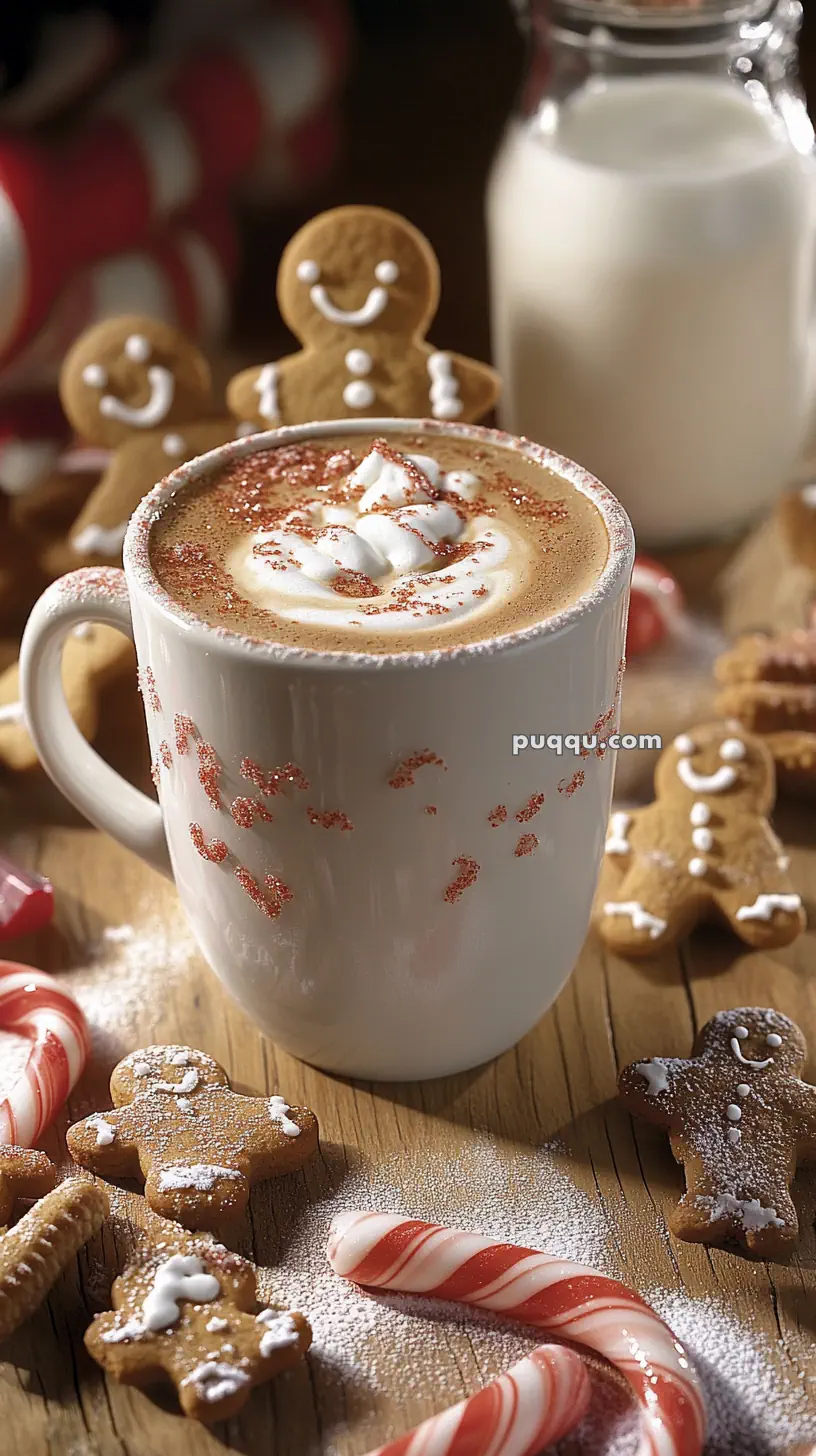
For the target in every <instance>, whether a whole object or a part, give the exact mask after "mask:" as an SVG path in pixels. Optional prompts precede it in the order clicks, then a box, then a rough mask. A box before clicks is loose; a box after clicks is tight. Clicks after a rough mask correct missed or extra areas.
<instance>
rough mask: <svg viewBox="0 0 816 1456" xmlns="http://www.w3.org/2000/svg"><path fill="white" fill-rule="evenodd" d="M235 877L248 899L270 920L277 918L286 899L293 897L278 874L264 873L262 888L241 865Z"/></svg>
mask: <svg viewBox="0 0 816 1456" xmlns="http://www.w3.org/2000/svg"><path fill="white" fill-rule="evenodd" d="M235 878H236V880H237V881H238V883H239V885H240V886H241V888H242V889H244V890H246V893H247V894H248V895H249V898H250V900H254V901H255V904H256V905H257V906H258V909H259V910H263V912H264V915H268V916H269V919H270V920H277V918H278V916H279V915H280V913H281V911H282V909H283V907H284V905H285V904H286V903H287V901H288V900H292V899H294V896H293V894H292V891H291V890H290V889H289V886H288V885H285V884H284V882H283V880H282V879H280V877H279V876H278V875H264V888H263V889H261V886H260V885H259V884H258V882H257V881H256V880H254V879H253V878H252V875H251V874H250V873H249V870H245V869H244V867H243V865H239V866H238V868H237V870H236V871H235Z"/></svg>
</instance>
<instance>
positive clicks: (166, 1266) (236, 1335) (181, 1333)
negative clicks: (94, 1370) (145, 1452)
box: [85, 1237, 312, 1422]
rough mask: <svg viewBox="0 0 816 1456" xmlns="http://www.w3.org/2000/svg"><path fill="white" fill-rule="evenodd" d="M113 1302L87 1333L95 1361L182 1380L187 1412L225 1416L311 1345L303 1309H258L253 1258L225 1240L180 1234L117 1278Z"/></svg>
mask: <svg viewBox="0 0 816 1456" xmlns="http://www.w3.org/2000/svg"><path fill="white" fill-rule="evenodd" d="M112 1302H113V1310H112V1311H108V1312H106V1313H104V1314H99V1315H97V1316H96V1318H95V1319H94V1321H93V1323H92V1324H91V1325H90V1327H89V1328H88V1330H87V1331H86V1334H85V1344H86V1347H87V1349H88V1351H89V1353H90V1354H91V1355H92V1356H93V1358H94V1360H96V1361H97V1362H98V1364H100V1365H101V1366H102V1367H103V1369H104V1370H106V1371H107V1372H108V1374H109V1375H112V1376H113V1377H114V1379H116V1380H120V1381H122V1382H123V1384H126V1385H139V1386H144V1385H154V1384H155V1383H156V1382H157V1381H159V1380H169V1381H171V1382H172V1383H173V1385H175V1387H176V1390H177V1392H178V1398H179V1402H180V1404H181V1408H182V1410H183V1411H184V1414H185V1415H188V1416H194V1417H195V1418H196V1419H197V1420H200V1421H204V1422H210V1421H222V1420H226V1419H227V1418H228V1417H229V1416H232V1415H235V1413H236V1411H238V1410H240V1408H241V1406H242V1405H244V1403H245V1401H246V1399H247V1397H248V1395H249V1392H250V1391H251V1389H252V1387H253V1386H254V1385H259V1384H261V1382H262V1381H264V1380H270V1379H271V1378H272V1376H273V1375H277V1374H278V1372H279V1371H281V1370H286V1369H288V1368H289V1367H290V1366H292V1365H295V1364H296V1363H297V1361H298V1360H300V1359H301V1358H302V1356H303V1355H304V1354H305V1353H306V1351H307V1350H308V1348H309V1345H310V1344H311V1340H312V1333H311V1330H310V1328H309V1325H308V1323H307V1321H306V1320H305V1319H304V1318H303V1315H302V1314H295V1313H293V1312H290V1311H288V1310H279V1309H268V1308H267V1309H259V1308H258V1304H257V1300H256V1290H255V1273H254V1270H253V1269H252V1266H251V1265H250V1264H248V1263H247V1262H246V1261H245V1260H244V1259H241V1258H239V1257H238V1255H237V1254H231V1253H229V1252H228V1250H227V1249H225V1248H223V1246H222V1245H221V1244H216V1243H213V1242H211V1241H210V1240H208V1239H191V1238H186V1239H185V1238H184V1237H181V1238H179V1239H178V1240H177V1241H174V1242H173V1243H172V1244H171V1243H170V1242H169V1241H168V1242H165V1243H163V1244H162V1245H161V1246H160V1247H156V1248H155V1249H153V1250H150V1251H147V1252H146V1253H144V1254H143V1255H142V1256H140V1257H139V1258H138V1259H137V1260H136V1261H135V1262H134V1263H133V1264H131V1266H130V1267H129V1268H128V1269H126V1270H125V1272H124V1274H121V1275H120V1276H119V1278H118V1279H116V1280H115V1282H114V1285H113V1290H112Z"/></svg>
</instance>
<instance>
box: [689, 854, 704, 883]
mask: <svg viewBox="0 0 816 1456" xmlns="http://www.w3.org/2000/svg"><path fill="white" fill-rule="evenodd" d="M707 870H708V865H707V864H706V862H705V860H704V859H699V858H697V857H696V856H695V858H694V859H692V860H689V867H688V872H689V874H690V875H693V876H694V878H695V880H701V879H702V878H703V875H704V874H705V873H706V871H707Z"/></svg>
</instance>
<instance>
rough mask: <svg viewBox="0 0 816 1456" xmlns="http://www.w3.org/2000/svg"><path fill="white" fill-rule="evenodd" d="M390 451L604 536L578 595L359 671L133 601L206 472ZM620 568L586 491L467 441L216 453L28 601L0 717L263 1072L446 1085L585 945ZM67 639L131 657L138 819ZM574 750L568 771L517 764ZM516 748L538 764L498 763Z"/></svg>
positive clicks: (355, 424) (165, 604)
mask: <svg viewBox="0 0 816 1456" xmlns="http://www.w3.org/2000/svg"><path fill="white" fill-rule="evenodd" d="M418 430H421V432H422V434H423V436H426V437H427V436H428V435H429V434H430V435H432V436H448V437H451V436H453V437H456V438H458V439H459V440H461V441H462V444H463V447H465V446H467V447H468V448H470V447H471V446H472V448H473V450H474V451H476V450H478V449H479V447H480V446H482V445H483V444H485V443H488V442H493V443H498V444H499V445H501V446H502V448H503V449H507V450H509V451H511V452H514V453H515V454H517V455H523V456H526V457H527V459H528V460H533V461H535V462H537V463H539V464H541V465H542V466H544V467H547V468H549V469H551V470H552V471H554V472H555V473H556V474H557V475H559V476H561V477H562V478H563V479H564V480H566V481H567V482H569V483H570V484H571V486H573V487H575V488H576V489H577V490H578V491H579V492H580V493H581V494H583V495H585V496H587V497H589V499H590V500H591V501H592V502H593V504H594V506H595V507H596V508H597V511H598V512H599V514H600V517H601V519H602V521H603V523H604V526H605V529H606V532H607V534H608V537H609V551H608V555H607V557H606V562H605V565H604V566H603V567H602V569H601V571H600V574H599V575H598V576H597V578H596V579H595V581H594V583H593V585H592V586H591V588H590V589H589V590H588V591H586V592H584V594H583V595H582V596H580V597H579V598H578V599H577V600H576V601H575V602H573V603H572V605H570V606H567V607H566V608H564V609H563V610H560V611H558V612H557V613H556V614H555V615H553V616H550V617H548V618H547V619H545V620H543V621H541V622H538V623H536V624H535V625H533V626H527V627H524V628H523V629H521V630H518V631H515V632H511V633H509V634H507V635H505V636H502V637H494V638H492V639H489V640H486V641H477V642H473V641H471V642H467V643H465V644H463V645H459V646H453V647H448V648H445V649H436V650H433V649H432V650H426V651H421V650H418V651H410V652H402V653H392V654H379V655H374V654H371V655H367V654H365V653H361V652H337V651H325V652H323V651H318V650H314V649H313V648H309V649H307V648H303V647H299V646H281V645H280V644H275V643H274V642H270V641H258V640H255V639H254V638H250V637H247V636H242V635H240V634H239V633H236V632H233V631H228V630H224V629H222V628H218V627H215V626H212V625H208V624H207V623H205V622H204V621H202V620H201V619H199V618H197V617H196V616H195V615H194V613H193V612H191V611H190V610H188V609H186V608H183V607H181V606H180V605H179V604H178V603H177V602H175V601H173V600H172V599H171V598H170V596H168V594H167V592H166V591H165V590H164V588H163V587H162V586H161V585H160V583H159V581H158V580H157V578H156V575H155V573H154V571H153V568H152V566H151V560H150V549H149V548H150V543H151V534H152V532H153V531H154V530H155V526H156V521H157V519H158V517H159V516H160V514H161V508H162V506H163V505H164V504H166V503H167V501H169V500H170V499H171V498H174V499H178V498H179V493H181V494H182V495H183V493H184V492H186V491H187V490H188V489H189V488H191V487H196V486H197V485H198V486H199V487H200V483H201V482H202V480H206V479H208V478H211V477H212V476H214V475H216V474H220V473H221V472H222V471H223V470H224V468H225V467H226V466H228V465H229V464H230V462H234V461H236V460H240V459H242V458H243V457H245V456H247V455H249V454H251V453H254V452H256V451H258V450H261V449H274V448H279V447H281V446H288V445H292V444H296V443H301V442H304V441H315V442H318V441H320V440H321V439H325V438H326V437H329V436H336V435H342V436H346V437H348V443H349V445H350V446H352V447H353V445H354V437H355V436H359V435H361V434H363V433H365V434H369V435H370V434H371V433H372V431H373V432H375V433H377V434H382V435H385V436H387V437H388V438H389V440H390V442H391V443H392V445H393V444H396V447H397V448H399V443H400V437H401V436H405V437H408V436H409V435H410V434H412V433H413V434H416V432H417V431H418ZM633 556H634V543H633V538H632V532H631V527H630V525H629V522H628V520H627V518H626V516H625V514H624V512H623V510H622V508H621V507H620V505H619V504H618V502H617V501H616V500H615V499H614V497H613V496H611V495H610V493H609V492H608V491H607V490H605V489H604V487H602V486H601V485H600V484H599V483H598V481H596V480H595V479H594V478H592V477H591V476H589V475H587V473H586V472H585V471H583V470H582V469H580V468H579V467H578V466H576V465H574V464H572V463H571V462H569V461H566V460H563V459H561V458H560V457H558V456H555V455H553V454H552V453H551V452H549V451H547V450H545V449H543V448H542V447H540V446H537V445H533V444H530V443H529V442H527V441H521V440H517V439H513V438H512V437H510V436H505V435H500V434H498V433H497V432H494V431H490V430H485V429H482V428H480V427H478V426H473V425H457V424H455V423H442V422H428V421H423V422H421V424H420V422H418V421H411V420H392V419H388V420H375V421H371V420H361V421H351V420H344V421H340V422H328V423H321V424H316V425H307V426H303V427H298V428H292V429H282V430H277V431H272V432H270V433H268V434H262V435H255V436H251V437H249V438H244V439H241V440H236V441H234V442H232V443H230V444H228V445H225V446H222V447H220V448H219V449H217V450H214V451H212V452H210V454H208V455H204V456H202V457H200V458H199V459H198V460H195V461H192V462H191V463H189V464H186V465H184V466H182V467H181V468H180V469H178V470H176V471H175V472H174V473H173V474H172V475H171V476H169V478H168V479H167V480H166V481H165V482H163V483H162V484H160V485H159V486H157V487H156V489H155V490H154V491H152V492H151V494H150V495H149V496H147V497H146V499H145V500H144V501H143V502H142V504H141V505H140V506H139V508H138V509H137V511H136V512H135V513H134V515H133V517H132V519H131V522H130V525H129V527H128V531H127V536H126V539H125V546H124V570H123V571H118V570H114V569H111V568H99V569H89V570H84V571H78V572H74V573H72V574H71V575H70V576H67V577H64V578H62V580H60V581H58V582H55V583H54V584H53V585H52V586H51V587H49V589H48V590H47V591H46V593H45V594H44V596H43V597H42V598H41V599H40V601H39V602H38V603H37V605H36V606H35V608H34V611H33V612H32V614H31V618H30V620H29V623H28V626H27V628H26V632H25V637H24V641H23V646H22V652H21V678H22V693H23V701H24V708H25V714H26V719H27V722H28V725H29V728H30V731H31V734H32V737H33V739H34V742H35V744H36V747H37V751H38V753H39V755H40V757H41V759H42V762H43V764H44V766H45V768H46V770H47V771H48V773H49V774H50V776H51V778H52V779H53V780H54V782H55V783H56V784H57V786H58V787H59V788H60V789H61V790H62V791H63V793H65V795H66V796H67V797H68V798H69V799H70V800H71V801H72V802H73V803H74V804H75V805H76V806H77V808H79V809H80V810H81V811H82V813H84V814H85V815H86V816H87V817H88V819H90V820H91V821H92V822H93V823H94V824H96V825H98V826H99V827H100V828H101V829H104V830H106V831H107V832H108V833H110V834H112V835H113V836H114V838H116V839H118V840H119V841H120V842H121V843H122V844H124V845H126V846H127V847H128V848H129V849H131V850H133V851H134V852H135V853H137V854H139V855H141V856H142V858H144V859H145V860H147V862H148V863H149V864H151V865H153V866H154V867H156V868H158V869H160V870H161V871H163V872H164V873H166V874H168V875H172V877H173V878H174V879H175V882H176V885H177V888H178V892H179V896H180V899H181V902H182V905H183V907H184V910H185V912H186V915H187V918H188V920H189V922H190V924H191V926H192V929H193V931H194V933H195V936H196V938H197V940H198V943H199V945H200V947H201V950H202V953H203V955H204V956H205V958H206V960H207V961H208V962H209V964H210V966H211V967H212V968H213V970H214V971H215V972H216V974H217V976H218V977H219V979H220V980H221V982H222V983H223V985H224V986H225V987H226V989H227V990H228V991H229V992H230V993H231V995H232V996H234V998H235V999H236V1000H237V1001H238V1002H239V1003H240V1005H241V1006H242V1007H243V1009H244V1011H245V1012H246V1013H247V1015H248V1016H249V1017H250V1018H251V1019H252V1020H254V1021H255V1022H256V1023H257V1024H258V1025H259V1026H260V1027H261V1028H262V1030H263V1031H264V1032H266V1033H267V1034H268V1035H269V1036H271V1037H272V1038H273V1039H274V1040H275V1041H276V1042H277V1043H278V1044H279V1045H281V1046H282V1047H283V1048H284V1049H285V1050H286V1051H288V1052H290V1053H292V1054H293V1055H295V1056H297V1057H300V1058H302V1059H303V1060H305V1061H308V1062H312V1063H314V1064H315V1065H317V1066H319V1067H322V1068H324V1069H326V1070H328V1071H333V1072H339V1073H343V1074H347V1075H351V1076H357V1077H364V1078H373V1079H378V1080H379V1079H383V1080H403V1079H412V1078H422V1077H434V1076H440V1075H444V1074H448V1073H453V1072H457V1071H460V1070H462V1069H465V1068H468V1067H472V1066H475V1065H477V1064H478V1063H481V1062H484V1061H486V1060H488V1059H489V1058H491V1057H493V1056H495V1055H497V1054H498V1053H499V1052H502V1051H504V1050H506V1049H507V1048H508V1047H510V1046H512V1045H513V1044H514V1043H515V1042H516V1041H517V1040H518V1039H519V1038H520V1037H521V1036H523V1035H524V1034H525V1033H526V1032H527V1031H529V1030H530V1029H531V1028H532V1027H533V1026H534V1025H535V1023H536V1021H537V1020H538V1019H539V1017H540V1016H541V1015H542V1014H543V1012H544V1011H545V1010H546V1009H547V1007H548V1006H549V1005H550V1004H551V1002H552V1001H553V999H554V998H555V996H556V995H557V993H558V991H559V990H560V989H561V987H562V986H563V984H564V982H565V981H566V979H567V977H568V976H569V974H570V972H571V970H572V968H573V966H574V964H575V961H576V959H577V956H578V954H579V951H580V948H581V944H582V941H583V939H584V936H585V934H586V930H587V926H588V923H589V917H590V910H591V904H592V898H593V894H594V891H595V886H596V880H597V875H598V870H599V866H600V862H601V856H602V850H603V842H604V835H605V831H606V825H607V819H608V814H609V808H610V801H611V794H612V777H613V759H614V753H613V752H612V751H610V750H606V751H605V750H603V749H602V748H601V747H600V742H601V741H603V735H604V734H606V735H607V736H608V734H609V733H611V732H612V731H613V730H614V727H615V724H616V719H617V709H618V699H619V694H620V676H621V668H622V657H623V650H624V637H625V630H626V612H627V603H628V586H629V578H630V575H631V568H632V562H633ZM88 621H91V622H104V623H108V624H109V625H111V626H113V627H116V628H118V629H119V630H121V631H122V632H125V633H127V634H129V635H131V636H132V638H133V640H134V642H135V645H136V652H137V656H138V662H139V674H140V683H141V687H142V692H143V697H144V706H145V715H146V720H147V731H148V735H149V739H150V748H151V754H152V759H153V763H154V766H155V767H154V772H155V778H156V782H157V788H158V799H159V802H158V803H155V802H153V801H152V800H151V799H149V798H148V797H147V796H146V795H144V794H142V793H141V792H139V791H138V790H137V789H136V788H134V787H133V786H132V785H130V784H128V783H126V782H125V780H123V779H122V778H121V777H120V776H119V775H118V774H117V773H115V772H114V770H113V769H112V768H110V767H109V766H108V765H107V764H105V763H104V762H103V761H102V760H101V759H100V758H99V757H98V755H97V754H96V753H95V752H94V750H93V749H92V748H91V747H90V746H89V745H88V744H87V743H86V742H85V740H84V739H83V738H82V737H81V735H80V733H79V732H78V730H77V728H76V727H75V725H74V723H73V721H72V719H71V717H70V715H69V713H68V710H67V707H66V704H65V699H64V697H63V693H62V688H61V686H60V671H59V667H60V656H61V653H62V648H63V644H64V642H65V640H66V638H67V636H68V635H69V634H70V632H71V631H72V630H73V629H74V628H76V627H77V626H79V625H80V624H81V623H83V622H88ZM598 730H600V733H599V746H598V748H597V749H595V750H592V749H584V750H583V756H582V755H581V754H580V753H578V754H576V753H574V752H572V751H565V752H559V751H558V750H557V748H556V747H555V746H552V747H550V748H547V747H546V746H544V740H545V738H549V739H550V742H551V744H553V745H554V744H555V742H556V740H557V738H558V737H559V736H563V737H566V736H567V735H570V736H572V735H576V734H578V735H591V734H593V732H595V733H598ZM524 738H527V739H530V740H532V741H534V742H536V743H540V744H541V745H542V746H541V747H538V748H532V747H529V748H526V749H524V750H523V751H519V748H520V742H521V740H522V739H524ZM514 740H515V749H516V751H515V752H514ZM253 804H254V805H257V804H261V805H262V809H261V810H260V811H257V810H256V809H255V808H253V807H252V806H253ZM344 826H345V827H344Z"/></svg>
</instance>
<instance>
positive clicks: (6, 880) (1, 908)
mask: <svg viewBox="0 0 816 1456" xmlns="http://www.w3.org/2000/svg"><path fill="white" fill-rule="evenodd" d="M53 914H54V887H53V885H52V884H51V881H50V880H46V879H43V876H42V875H36V874H34V873H33V872H32V871H31V870H23V869H21V868H20V866H19V865H16V864H13V863H12V861H11V860H10V859H6V857H5V855H2V854H0V940H17V939H18V938H19V937H20V936H22V935H31V933H32V931H35V930H40V929H41V928H42V926H43V925H47V924H48V922H49V920H50V919H51V917H52V915H53Z"/></svg>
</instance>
